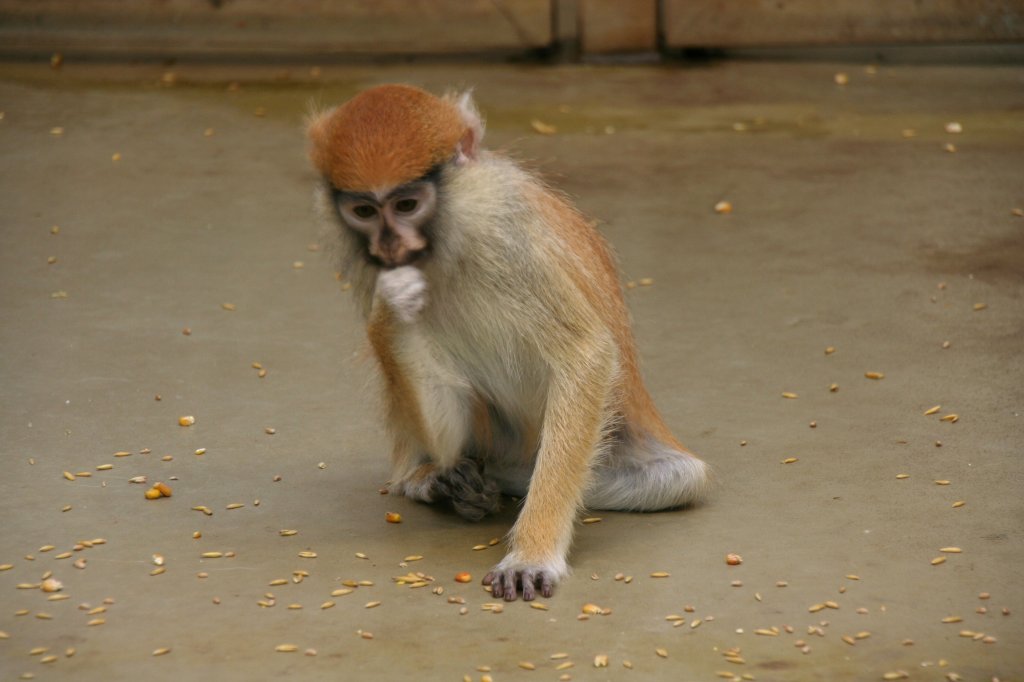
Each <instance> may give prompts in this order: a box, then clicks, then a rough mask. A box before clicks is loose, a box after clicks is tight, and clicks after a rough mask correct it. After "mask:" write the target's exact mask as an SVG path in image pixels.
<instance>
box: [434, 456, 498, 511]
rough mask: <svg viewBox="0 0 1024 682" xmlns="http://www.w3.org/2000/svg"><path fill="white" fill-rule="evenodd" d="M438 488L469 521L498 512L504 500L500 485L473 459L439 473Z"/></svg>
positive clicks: (465, 460)
mask: <svg viewBox="0 0 1024 682" xmlns="http://www.w3.org/2000/svg"><path fill="white" fill-rule="evenodd" d="M435 490H436V491H437V492H439V493H440V494H441V496H443V497H447V498H449V499H450V500H451V502H452V507H454V509H455V512H456V513H457V514H458V515H459V516H461V517H462V518H464V519H467V520H469V521H479V520H480V519H482V518H484V517H485V516H487V515H488V514H491V513H493V512H496V511H497V510H498V507H499V505H500V503H501V491H500V490H499V489H498V486H497V485H496V484H495V483H494V481H491V480H490V479H488V478H486V477H485V476H484V474H483V471H482V470H481V468H480V465H479V464H478V463H477V462H475V461H473V460H471V459H463V460H461V461H459V463H458V464H456V465H455V466H454V467H452V468H451V469H450V470H449V471H446V472H444V473H443V474H441V475H440V476H438V478H437V481H436V483H435Z"/></svg>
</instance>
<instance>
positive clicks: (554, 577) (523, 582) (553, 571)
mask: <svg viewBox="0 0 1024 682" xmlns="http://www.w3.org/2000/svg"><path fill="white" fill-rule="evenodd" d="M561 573H564V570H563V571H560V570H558V569H557V568H555V567H547V566H544V565H541V564H531V563H528V562H523V561H519V560H517V559H516V558H515V557H514V556H513V555H512V554H509V555H508V556H506V557H505V558H504V559H502V560H501V562H500V563H499V564H498V565H497V566H495V567H494V568H493V569H492V570H491V572H490V573H488V574H487V575H485V576H484V579H483V584H484V585H490V586H491V594H492V595H493V596H494V597H496V598H498V599H504V600H505V601H515V600H516V597H517V596H518V594H517V592H516V590H517V589H520V590H522V593H523V601H533V600H534V599H536V597H537V594H538V590H539V594H540V596H542V597H544V598H545V599H547V598H549V597H550V596H551V595H552V594H554V591H555V583H557V582H558V576H559V575H560V574H561Z"/></svg>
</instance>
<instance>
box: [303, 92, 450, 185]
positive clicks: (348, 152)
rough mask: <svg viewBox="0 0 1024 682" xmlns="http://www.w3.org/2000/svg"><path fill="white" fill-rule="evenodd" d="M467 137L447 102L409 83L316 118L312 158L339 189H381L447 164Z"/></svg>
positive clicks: (367, 94) (365, 95)
mask: <svg viewBox="0 0 1024 682" xmlns="http://www.w3.org/2000/svg"><path fill="white" fill-rule="evenodd" d="M465 133H466V124H465V123H464V122H463V120H462V118H461V117H460V116H459V113H458V111H457V110H456V108H455V107H454V106H453V105H452V103H451V102H449V101H447V100H444V99H441V98H439V97H435V96H434V95H431V94H430V93H427V92H424V91H423V90H420V89H419V88H414V87H411V86H408V85H382V86H380V87H376V88H371V89H370V90H366V91H364V92H362V93H360V94H359V95H357V96H355V97H353V98H352V99H351V100H349V101H348V102H346V103H345V104H343V105H341V106H340V107H337V108H336V109H333V110H332V111H330V112H327V113H326V114H323V115H321V116H320V117H318V118H317V119H316V120H314V121H313V123H312V124H311V125H310V127H309V135H310V138H311V141H312V149H311V152H310V157H311V158H312V161H313V164H314V165H315V166H316V168H317V170H319V171H320V173H322V174H323V175H324V176H325V177H327V178H328V179H330V181H331V184H333V185H334V187H335V188H337V189H346V190H352V191H359V192H362V191H372V190H379V189H382V188H390V187H397V186H399V185H402V184H405V183H407V182H409V181H411V180H415V179H417V178H419V177H422V176H423V175H424V174H426V173H427V172H428V171H430V169H431V168H433V167H434V166H436V165H438V164H440V163H443V162H445V161H448V160H449V159H450V158H451V157H452V155H453V153H454V152H455V149H456V145H457V144H458V142H459V140H460V139H461V138H462V136H463V135H464V134H465Z"/></svg>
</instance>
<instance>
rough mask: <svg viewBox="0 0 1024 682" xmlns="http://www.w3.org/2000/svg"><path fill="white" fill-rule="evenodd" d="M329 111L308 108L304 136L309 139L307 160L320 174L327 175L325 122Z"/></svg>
mask: <svg viewBox="0 0 1024 682" xmlns="http://www.w3.org/2000/svg"><path fill="white" fill-rule="evenodd" d="M330 114H331V112H330V111H316V110H314V109H313V108H312V107H310V111H309V113H308V114H306V135H307V137H308V139H309V158H310V160H312V161H313V165H314V166H316V168H317V170H319V171H320V172H321V173H325V174H326V173H327V148H328V135H327V120H328V118H329V117H330Z"/></svg>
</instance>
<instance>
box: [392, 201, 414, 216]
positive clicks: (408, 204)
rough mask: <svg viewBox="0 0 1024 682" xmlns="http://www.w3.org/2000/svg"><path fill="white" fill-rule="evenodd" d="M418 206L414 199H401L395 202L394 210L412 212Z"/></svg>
mask: <svg viewBox="0 0 1024 682" xmlns="http://www.w3.org/2000/svg"><path fill="white" fill-rule="evenodd" d="M417 206H419V202H417V201H416V200H415V199H401V200H400V201H396V202H395V210H396V211H398V212H399V213H412V212H413V211H415V210H416V207H417Z"/></svg>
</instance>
